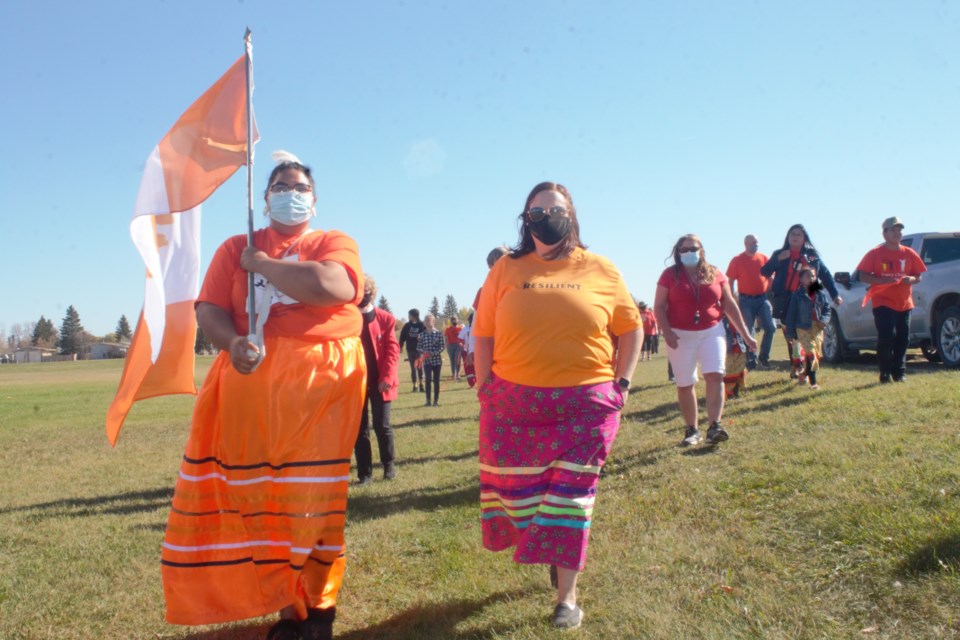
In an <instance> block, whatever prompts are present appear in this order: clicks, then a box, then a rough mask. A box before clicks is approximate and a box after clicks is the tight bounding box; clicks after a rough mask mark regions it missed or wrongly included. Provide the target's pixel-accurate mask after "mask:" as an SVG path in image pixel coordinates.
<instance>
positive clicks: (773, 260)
mask: <svg viewBox="0 0 960 640" xmlns="http://www.w3.org/2000/svg"><path fill="white" fill-rule="evenodd" d="M806 267H810V268H812V269H813V270H814V271H815V272H816V275H817V278H816V279H817V281H819V282H820V284H822V285H823V287H824V288H825V289H826V290H827V292H829V294H830V297H831V298H832V300H833V304H834V305H840V304H842V303H843V298H841V297H840V293H839V292H838V291H837V285H836V284H835V283H834V281H833V274H831V273H830V270H829V269H828V268H827V265H825V264H824V263H823V259H822V258H821V257H820V253H819V252H818V251H817V249H816V247H814V246H813V241H812V240H810V234H808V233H807V230H806V228H804V226H803V225H802V224H799V223H798V224H795V225H793V226H791V227H790V228H789V229H788V230H787V235H786V237H785V238H784V239H783V247H782V248H781V249H780V251H779V252H777V253H775V254H773V255H772V256H770V259H769V260H767V263H766V264H765V265H763V267H761V268H760V273H761V274H762V275H764V276H766V277H768V278H770V277H772V278H773V284H772V285H771V286H770V295H771V297H772V298H773V300H772V303H773V317H774V318H777V319H778V320H780V322H781V323H782V324H783V325H784V338H785V339H786V341H787V353H788V354H790V357H791V358H793V353H794V346H793V340H792V339H790V338H787V335H786V324H785V319H786V314H787V305H788V303H789V302H790V296H791V295H792V294H793V292H794V291H796V290H797V288H799V287H800V273H801V272H802V271H803V269H804V268H806ZM800 358H801V360H802V359H803V355H801V356H800ZM801 372H802V367H801V368H799V369H798V368H797V367H796V366H792V367H791V370H790V377H791V378H797V377H799V375H800V373H801Z"/></svg>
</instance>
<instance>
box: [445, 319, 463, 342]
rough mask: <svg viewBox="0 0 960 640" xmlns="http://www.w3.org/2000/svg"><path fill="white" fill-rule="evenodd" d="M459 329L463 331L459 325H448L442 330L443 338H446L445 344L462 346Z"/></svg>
mask: <svg viewBox="0 0 960 640" xmlns="http://www.w3.org/2000/svg"><path fill="white" fill-rule="evenodd" d="M460 329H463V327H461V326H460V325H459V324H458V325H456V326H454V325H450V326H449V327H447V328H446V329H444V330H443V337H444V338H446V340H447V344H448V345H450V344H459V345H460V346H463V340H461V339H460Z"/></svg>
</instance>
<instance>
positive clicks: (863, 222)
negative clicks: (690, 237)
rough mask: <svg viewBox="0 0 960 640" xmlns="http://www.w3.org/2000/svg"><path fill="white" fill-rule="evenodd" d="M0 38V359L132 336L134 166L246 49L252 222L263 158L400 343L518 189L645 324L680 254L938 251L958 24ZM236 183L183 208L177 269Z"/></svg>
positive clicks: (566, 24) (105, 19) (107, 28)
mask: <svg viewBox="0 0 960 640" xmlns="http://www.w3.org/2000/svg"><path fill="white" fill-rule="evenodd" d="M0 23H2V24H3V25H4V26H5V29H4V37H3V38H2V39H0V57H2V60H3V63H2V64H0V87H2V92H3V99H2V100H0V116H2V122H3V124H4V128H5V131H4V134H3V147H2V148H3V153H2V156H0V157H2V163H3V166H2V170H0V193H3V194H4V198H5V204H4V207H3V213H2V221H3V224H2V233H0V238H2V240H0V245H2V250H0V269H2V272H3V273H4V274H5V276H6V281H7V283H8V284H7V289H6V291H7V293H6V294H5V295H4V296H3V299H2V302H0V328H3V329H6V330H7V332H9V329H10V327H11V325H13V324H14V323H25V322H28V321H36V320H37V319H39V317H40V316H41V314H42V315H44V316H46V317H47V318H50V319H52V320H53V321H54V324H55V325H56V326H58V327H59V325H60V323H61V321H62V319H63V316H64V312H65V310H66V308H67V306H69V305H71V304H72V305H74V306H75V307H76V309H77V310H78V311H79V313H80V318H81V320H82V322H83V324H84V326H85V328H86V329H87V330H88V331H91V332H93V333H95V334H103V333H107V332H110V331H112V330H113V329H114V328H115V326H116V323H117V320H118V319H119V317H120V315H121V314H126V315H127V317H128V318H130V320H131V323H133V322H134V321H135V319H136V317H137V316H138V314H139V312H140V309H141V306H142V303H143V280H144V267H143V265H142V263H141V262H140V259H139V256H138V254H137V253H136V251H135V250H134V248H133V245H132V243H131V241H130V237H129V220H130V216H131V214H132V211H133V205H134V200H135V197H136V193H137V188H138V186H139V182H140V177H141V170H142V166H143V162H144V160H145V159H146V158H147V155H148V154H149V153H150V151H151V149H152V148H153V146H154V145H155V144H156V143H157V142H158V141H159V140H160V138H161V137H162V136H163V135H164V133H165V132H166V131H167V129H169V127H170V126H171V125H172V124H173V123H174V122H175V121H176V119H177V117H179V115H180V114H181V113H182V112H183V111H184V110H185V109H186V108H187V107H188V106H189V105H190V104H191V103H192V102H193V101H194V100H195V99H196V98H197V97H198V96H199V95H200V94H201V93H202V92H203V91H204V90H206V89H207V87H209V86H210V85H211V84H212V83H213V82H214V81H215V80H216V79H217V78H218V77H219V76H220V75H221V74H222V73H223V72H224V71H225V70H226V69H227V68H228V67H229V66H230V64H231V63H232V62H233V61H234V60H235V59H236V58H237V57H238V56H240V55H241V54H242V51H243V42H242V40H243V33H244V29H245V28H246V27H247V26H249V27H250V28H251V29H252V31H253V44H254V73H255V79H256V85H257V88H256V93H255V98H254V108H255V111H256V114H257V119H258V123H259V128H260V131H261V136H262V138H261V142H260V144H259V145H258V146H257V164H256V166H255V167H254V184H255V189H256V191H257V193H258V201H259V197H260V195H259V194H261V193H262V190H263V188H264V186H265V184H264V183H265V179H266V176H267V173H268V171H269V169H270V168H271V164H272V163H271V161H270V152H271V151H272V150H274V149H278V148H283V149H288V150H290V151H292V152H294V153H296V154H297V155H299V156H300V157H301V158H302V159H303V160H304V161H305V162H306V163H308V164H310V165H312V166H313V167H314V170H315V173H316V176H317V181H318V191H319V193H318V195H319V203H318V212H319V216H318V218H317V219H316V220H315V223H314V227H315V228H324V229H340V230H343V231H345V232H347V233H348V234H350V235H351V236H353V237H354V238H355V239H356V240H357V242H358V243H359V245H360V249H361V259H362V261H363V265H364V268H365V270H367V271H369V272H370V273H371V274H373V275H374V276H375V277H376V279H377V280H378V282H379V285H380V292H381V293H382V294H384V295H385V296H386V297H387V299H388V300H389V302H390V304H391V307H392V308H393V310H394V312H395V313H397V314H400V315H401V316H402V315H404V314H405V311H406V310H407V309H408V308H410V307H413V306H416V307H420V308H421V309H424V308H426V307H427V306H428V304H429V302H430V299H431V298H432V297H433V296H436V297H437V298H439V300H440V302H441V304H442V303H443V300H444V297H445V296H446V295H447V294H453V295H454V296H455V298H456V300H457V302H458V304H459V305H460V306H467V305H469V303H470V302H471V301H472V299H473V296H474V293H475V292H476V290H477V287H478V286H479V285H480V284H481V283H482V281H483V278H484V276H485V274H486V265H485V263H484V258H485V256H486V254H487V252H488V251H489V250H490V249H491V248H492V247H494V246H496V245H498V244H500V243H502V242H507V243H509V244H512V243H514V242H515V241H516V235H517V234H516V215H517V213H519V211H520V209H521V207H522V205H523V200H524V198H525V196H526V194H527V192H528V191H529V189H530V188H531V187H532V186H533V185H534V184H536V183H537V182H539V181H541V180H545V179H550V180H556V181H559V182H562V183H564V184H566V185H567V186H568V187H569V189H570V190H571V193H572V194H573V197H574V201H575V203H576V205H577V208H578V211H579V215H580V222H581V229H582V236H583V239H584V241H585V242H586V243H587V244H588V245H589V246H590V248H591V249H592V250H594V251H595V252H597V253H600V254H602V255H605V256H607V257H609V258H610V259H611V260H613V262H614V263H615V264H616V265H617V266H619V267H620V269H621V270H622V271H623V273H624V275H625V277H626V280H627V283H628V285H629V287H630V289H631V291H632V292H633V293H634V295H635V296H637V297H639V298H642V299H645V300H647V301H648V302H649V301H650V300H651V299H652V297H653V292H654V288H655V283H656V279H657V277H658V275H659V273H660V271H661V270H662V269H663V268H664V259H665V257H666V256H667V253H668V251H669V250H670V248H671V246H672V244H673V242H674V241H675V240H676V239H677V237H679V236H680V235H681V234H684V233H687V232H695V233H697V234H699V235H700V236H701V237H702V239H703V241H704V246H705V248H706V250H707V257H708V259H710V261H711V262H713V263H714V264H717V265H719V266H721V267H723V268H725V267H726V264H727V262H728V261H729V259H730V258H731V257H732V256H733V255H735V254H736V253H738V252H740V251H742V238H743V236H744V235H745V234H746V233H750V232H752V233H755V234H757V235H758V236H759V237H760V241H761V251H764V252H765V253H768V254H769V253H770V252H771V251H772V250H773V249H774V248H775V246H779V245H780V244H781V243H782V241H783V237H784V234H785V232H786V229H787V227H788V226H789V225H790V224H792V223H794V222H798V221H799V222H803V223H804V224H806V225H807V228H808V230H809V231H810V233H811V236H812V238H813V241H814V243H815V244H816V245H817V246H818V248H819V249H820V250H821V252H822V254H823V255H824V257H825V261H826V263H827V265H828V266H829V267H830V268H831V269H832V270H834V271H840V270H849V269H851V268H852V267H853V266H855V265H856V262H857V261H858V260H859V258H860V256H861V255H862V254H863V253H864V252H865V251H866V250H867V249H869V248H870V247H871V246H873V245H875V244H877V243H879V242H880V241H881V237H880V222H881V220H882V219H883V218H885V217H887V216H890V215H898V216H901V217H902V218H904V220H905V221H906V224H907V232H912V231H921V230H922V231H930V230H940V231H945V230H960V216H958V212H960V126H958V118H960V38H958V37H957V34H958V33H960V3H957V2H939V1H937V2H924V1H911V2H885V1H879V0H864V1H862V2H837V1H835V0H833V1H829V2H792V3H791V2H706V1H704V2H671V3H653V2H638V1H635V0H629V1H624V2H560V1H556V2H527V1H524V2H516V1H513V0H508V1H499V0H497V1H490V2H471V1H468V0H464V1H460V0H453V1H444V2H434V1H423V2H420V1H414V0H406V1H395V2H394V1H386V0H385V1H382V2H381V1H370V2H327V1H324V2H302V3H297V2H289V3H275V2H265V1H256V0H246V1H240V2H236V1H234V2H219V1H212V0H204V1H203V2H192V1H186V0H168V1H165V2H161V1H155V0H143V1H137V2H102V1H100V2H98V1H93V2H86V3H78V2H72V1H71V2H44V1H37V2H28V1H27V0H10V1H8V2H4V3H3V4H2V5H0ZM245 182H246V179H245V175H244V173H243V170H241V171H240V172H238V173H237V174H236V175H235V176H234V177H233V178H232V179H231V181H230V182H229V183H227V185H225V186H224V187H223V188H221V189H220V190H219V191H218V192H217V193H215V194H214V196H213V197H212V198H211V199H210V200H208V201H207V203H206V204H205V205H204V212H203V216H204V221H203V244H202V247H203V255H202V261H203V266H204V269H205V268H206V264H207V263H208V262H209V259H210V257H211V256H212V254H213V251H214V250H215V248H216V246H217V245H218V244H219V243H220V242H222V241H223V240H224V239H225V238H226V237H227V236H229V235H233V234H237V233H244V232H245V228H246V226H245V225H246V204H245V202H246V201H245V191H244V189H245ZM257 218H258V226H260V224H261V222H262V218H261V217H260V215H259V209H258V213H257Z"/></svg>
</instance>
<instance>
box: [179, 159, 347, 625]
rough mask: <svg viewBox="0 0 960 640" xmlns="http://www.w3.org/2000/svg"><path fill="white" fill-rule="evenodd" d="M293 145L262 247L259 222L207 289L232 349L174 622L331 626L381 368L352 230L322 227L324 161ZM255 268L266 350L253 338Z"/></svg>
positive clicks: (194, 474) (190, 518) (189, 497)
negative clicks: (371, 374)
mask: <svg viewBox="0 0 960 640" xmlns="http://www.w3.org/2000/svg"><path fill="white" fill-rule="evenodd" d="M278 155H280V154H275V158H276V157H277V156H278ZM279 160H280V161H279V164H277V166H276V167H275V168H274V170H273V172H272V173H271V174H270V179H269V181H268V186H267V190H266V193H265V197H264V199H265V201H266V208H265V213H266V214H268V215H269V216H270V223H269V226H267V227H266V228H264V229H260V230H258V231H256V232H255V233H254V236H253V237H254V243H253V245H254V246H249V247H248V246H246V245H247V238H246V236H245V235H240V236H235V237H232V238H230V239H229V240H227V241H226V242H225V243H224V244H223V245H221V246H220V248H219V249H218V250H217V252H216V255H214V257H213V261H212V262H211V264H210V267H209V269H208V271H207V275H206V277H205V279H204V283H203V287H202V289H201V292H200V296H199V298H198V299H197V303H196V311H197V321H198V323H199V325H200V328H201V329H202V330H203V332H204V334H205V335H206V337H207V338H208V339H209V340H210V341H211V342H212V343H213V344H214V345H216V346H217V347H219V348H220V349H221V352H220V354H219V356H218V357H217V359H216V361H215V362H214V364H213V365H212V366H211V368H210V371H209V373H208V375H207V378H206V380H205V382H204V384H203V387H202V389H201V390H200V394H199V397H198V398H197V404H196V408H195V410H194V415H193V422H192V425H191V429H190V435H189V438H188V440H187V444H186V449H185V452H184V456H183V461H182V463H181V466H180V474H179V479H178V480H177V484H176V489H175V492H174V496H173V506H172V509H171V511H170V516H169V519H168V521H167V528H166V534H165V536H164V542H163V551H162V565H163V567H162V572H163V585H164V594H165V597H166V602H167V620H168V621H169V622H172V623H175V624H190V625H198V624H211V623H218V622H227V621H232V620H240V619H244V618H251V617H255V616H261V615H265V614H270V613H274V612H280V616H281V620H280V621H279V622H278V623H277V624H275V625H274V626H273V627H272V628H271V629H270V632H269V634H268V636H267V637H268V638H271V639H273V640H284V639H290V640H293V639H299V638H308V639H315V638H331V637H332V633H333V632H332V624H333V618H334V616H335V605H336V600H337V592H338V590H339V588H340V583H341V581H342V579H343V572H344V568H345V562H346V559H345V547H344V537H343V527H344V518H345V513H346V501H347V483H348V481H349V471H350V457H351V453H352V451H353V445H354V443H355V441H356V437H357V427H358V425H359V424H360V412H361V408H362V406H363V399H364V398H363V394H364V385H365V383H366V371H365V363H364V357H363V351H362V347H361V343H360V338H359V335H360V330H361V326H362V319H361V316H360V312H359V310H358V308H357V303H358V302H359V301H360V298H361V296H362V295H363V281H362V273H363V271H362V269H361V267H360V259H359V256H358V251H357V245H356V243H355V242H354V241H353V240H352V239H351V238H349V237H348V236H346V235H344V234H342V233H340V232H337V231H326V232H325V231H313V230H311V229H310V228H309V222H310V218H311V217H313V216H314V215H315V210H314V206H315V204H316V200H317V198H316V195H315V193H314V189H315V184H314V180H313V177H312V176H311V174H310V169H309V168H308V167H306V166H305V165H303V164H302V163H300V161H299V160H297V159H296V158H295V157H293V156H290V155H289V154H283V155H281V156H280V158H279ZM250 272H252V273H253V274H254V275H255V287H254V290H255V292H256V302H257V305H256V306H257V309H258V313H257V315H258V325H261V326H262V332H263V341H262V344H263V347H264V349H263V351H262V352H261V351H260V350H259V349H258V347H257V346H256V345H254V344H253V342H251V341H250V340H249V339H248V337H247V327H248V315H247V311H246V308H245V301H246V297H247V289H248V287H247V279H248V276H249V273H250ZM264 320H265V322H264Z"/></svg>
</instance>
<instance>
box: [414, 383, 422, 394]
mask: <svg viewBox="0 0 960 640" xmlns="http://www.w3.org/2000/svg"><path fill="white" fill-rule="evenodd" d="M416 392H417V385H413V393H416ZM420 392H421V393H423V389H420Z"/></svg>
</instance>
